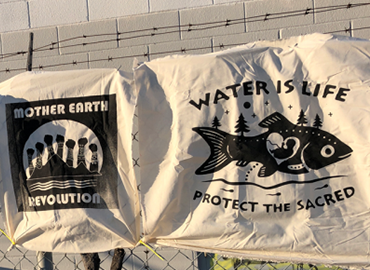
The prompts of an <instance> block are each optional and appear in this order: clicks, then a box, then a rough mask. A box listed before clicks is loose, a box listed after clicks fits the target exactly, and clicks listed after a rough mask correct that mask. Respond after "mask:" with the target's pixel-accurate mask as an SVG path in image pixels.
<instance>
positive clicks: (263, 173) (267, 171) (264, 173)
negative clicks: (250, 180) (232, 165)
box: [258, 166, 276, 177]
mask: <svg viewBox="0 0 370 270" xmlns="http://www.w3.org/2000/svg"><path fill="white" fill-rule="evenodd" d="M275 172H276V168H274V167H266V166H262V168H261V169H260V170H259V172H258V176H259V177H268V176H270V175H272V174H273V173H275Z"/></svg>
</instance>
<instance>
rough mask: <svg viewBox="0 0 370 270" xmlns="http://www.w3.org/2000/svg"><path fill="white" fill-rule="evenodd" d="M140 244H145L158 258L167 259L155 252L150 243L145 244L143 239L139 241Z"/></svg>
mask: <svg viewBox="0 0 370 270" xmlns="http://www.w3.org/2000/svg"><path fill="white" fill-rule="evenodd" d="M139 243H140V244H142V245H144V246H145V247H146V248H148V249H149V250H150V251H151V252H153V253H154V254H155V255H156V256H157V257H158V258H160V259H161V260H162V261H164V260H165V259H163V258H162V257H161V256H160V255H159V254H158V253H157V252H155V251H154V250H153V249H152V248H151V247H150V246H149V245H147V244H145V243H144V242H143V241H141V240H140V241H139Z"/></svg>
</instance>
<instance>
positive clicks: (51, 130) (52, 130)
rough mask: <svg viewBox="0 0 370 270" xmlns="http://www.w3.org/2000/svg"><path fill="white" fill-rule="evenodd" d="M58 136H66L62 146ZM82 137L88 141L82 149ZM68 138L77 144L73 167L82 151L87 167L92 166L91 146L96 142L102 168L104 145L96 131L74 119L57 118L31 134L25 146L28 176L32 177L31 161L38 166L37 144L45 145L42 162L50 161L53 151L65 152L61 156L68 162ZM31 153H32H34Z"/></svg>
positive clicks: (24, 165) (99, 168)
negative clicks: (59, 144)
mask: <svg viewBox="0 0 370 270" xmlns="http://www.w3.org/2000/svg"><path fill="white" fill-rule="evenodd" d="M45 136H46V137H45ZM57 136H59V137H60V136H63V137H64V143H63V146H62V147H60V146H58V143H57V141H56V138H57ZM46 138H47V139H46ZM51 138H52V139H51ZM84 138H86V139H84ZM80 139H83V141H85V142H86V144H85V145H84V146H83V148H81V149H80V148H79V145H78V141H79V140H80ZM48 140H52V142H51V147H52V149H50V146H49V149H48V145H47V144H49V145H50V142H48ZM68 140H72V141H74V142H75V146H74V148H73V167H77V166H78V164H77V162H78V155H79V152H80V155H84V159H85V162H86V167H87V168H90V163H91V160H92V156H93V152H92V150H90V148H89V146H90V145H92V144H95V145H96V147H94V148H97V149H96V151H95V155H96V156H97V160H98V164H99V166H98V171H100V170H101V167H102V164H103V151H102V147H101V145H100V142H99V139H98V138H97V137H96V135H95V134H94V132H93V131H92V130H91V129H89V128H88V127H87V126H85V125H83V124H81V123H79V122H76V121H73V120H57V121H51V122H49V123H46V124H44V125H42V126H40V127H39V128H38V129H36V130H35V132H33V133H32V134H31V136H30V137H29V138H28V140H27V142H26V143H25V145H24V148H23V167H24V170H25V172H26V176H27V178H29V177H30V173H29V165H30V162H32V164H33V166H36V159H37V156H38V154H39V153H38V150H37V147H36V144H38V146H39V149H40V146H41V144H42V145H43V151H42V153H41V158H42V164H43V165H44V164H46V163H47V162H48V159H49V156H50V155H49V153H50V152H52V151H53V152H54V154H57V153H58V152H59V153H63V154H62V156H61V157H60V158H61V159H62V160H63V161H64V162H66V160H67V154H68V147H67V145H66V142H67V141H68ZM58 148H59V149H58ZM58 150H59V151H58ZM30 153H32V155H31V154H30Z"/></svg>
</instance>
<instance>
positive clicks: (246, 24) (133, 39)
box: [0, 0, 370, 81]
mask: <svg viewBox="0 0 370 270" xmlns="http://www.w3.org/2000/svg"><path fill="white" fill-rule="evenodd" d="M366 2H367V1H365V0H354V1H353V2H351V3H352V6H351V8H341V9H338V10H333V9H334V8H333V6H338V5H344V6H343V7H345V6H346V5H347V4H348V0H264V1H232V0H197V1H194V0H188V1H183V0H135V1H134V0H126V1H119V0H28V1H25V0H21V1H19V0H18V1H17V0H0V54H1V56H3V57H2V58H1V59H0V81H3V80H5V79H8V78H10V77H12V76H14V75H16V74H18V73H21V72H24V70H25V67H26V59H27V55H26V54H25V52H26V51H27V49H28V43H29V32H31V31H32V32H33V33H34V48H35V49H39V50H36V51H35V52H34V55H33V56H34V61H33V69H34V70H39V69H43V70H66V69H84V68H121V69H122V70H127V71H130V70H131V68H132V63H133V59H134V58H137V59H138V60H139V61H148V60H152V59H154V58H157V57H163V56H165V55H168V54H174V53H193V54H198V53H208V52H214V51H217V50H220V49H225V48H229V47H230V46H231V45H233V44H234V45H237V44H242V43H247V42H251V41H255V40H259V39H278V38H286V37H290V36H294V35H301V34H307V33H313V32H322V33H335V34H339V35H347V36H353V37H359V38H369V33H370V30H369V29H367V27H368V26H369V25H370V16H369V14H370V12H369V11H370V5H366V6H361V7H358V6H356V4H358V3H366ZM305 10H308V14H306V15H305V12H304V11H305ZM293 11H299V12H296V13H294V14H292V13H291V12H293ZM281 12H290V13H287V14H285V15H284V14H279V13H281ZM265 14H270V15H269V16H267V17H266V18H267V20H263V17H256V16H261V15H262V16H264V15H265ZM253 18H254V19H253ZM261 18H262V19H261ZM244 19H245V21H243V20H244ZM227 20H230V21H229V23H228V25H227V26H225V24H226V22H227ZM209 22H218V23H216V24H206V25H202V26H197V25H196V24H200V23H209ZM189 24H192V26H191V27H190V28H189V27H188V25H189ZM145 29H146V30H145ZM154 29H156V30H154ZM189 30H190V31H189ZM117 33H120V34H117ZM91 35H94V36H93V37H91ZM76 37H79V38H76ZM73 38H75V39H73ZM68 39H71V40H69V41H65V40H68ZM59 42H60V43H59ZM229 45H230V46H229ZM40 48H41V49H40ZM14 53H15V55H14Z"/></svg>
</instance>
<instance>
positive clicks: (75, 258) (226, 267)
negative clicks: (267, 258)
mask: <svg viewBox="0 0 370 270" xmlns="http://www.w3.org/2000/svg"><path fill="white" fill-rule="evenodd" d="M0 241H1V242H2V241H8V240H7V239H4V237H1V238H0ZM125 252H126V255H125V257H124V260H123V265H122V269H124V270H145V269H153V270H154V269H155V270H160V269H161V270H170V269H176V270H183V269H184V270H196V269H199V270H274V269H279V270H324V269H332V270H342V269H341V268H338V267H333V268H327V267H325V266H322V265H321V266H313V265H309V264H291V263H272V262H263V261H250V260H241V259H236V258H225V257H222V256H218V255H217V254H211V253H208V254H207V253H199V252H194V251H188V250H176V249H171V248H157V249H156V252H158V253H159V254H161V256H162V257H164V258H165V261H162V260H160V259H159V258H158V257H157V256H156V255H155V254H154V253H152V252H151V251H149V250H148V249H147V248H145V247H142V246H139V247H136V248H134V249H125ZM99 257H100V260H101V262H100V268H99V269H103V270H108V269H110V267H111V262H112V257H113V250H111V251H108V252H102V253H99ZM48 263H50V265H51V267H50V268H43V264H42V263H41V262H40V261H37V257H36V252H34V251H28V250H25V249H22V248H17V247H16V248H13V249H12V250H11V251H6V250H5V251H4V250H0V270H8V269H14V270H15V269H16V270H18V269H19V270H21V269H22V270H25V269H35V270H39V269H45V270H49V269H50V270H51V269H53V270H69V269H71V270H74V269H76V270H77V269H80V270H85V267H84V265H83V262H82V260H81V256H80V255H79V254H71V253H69V254H61V253H53V254H52V260H51V261H50V262H48Z"/></svg>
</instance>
